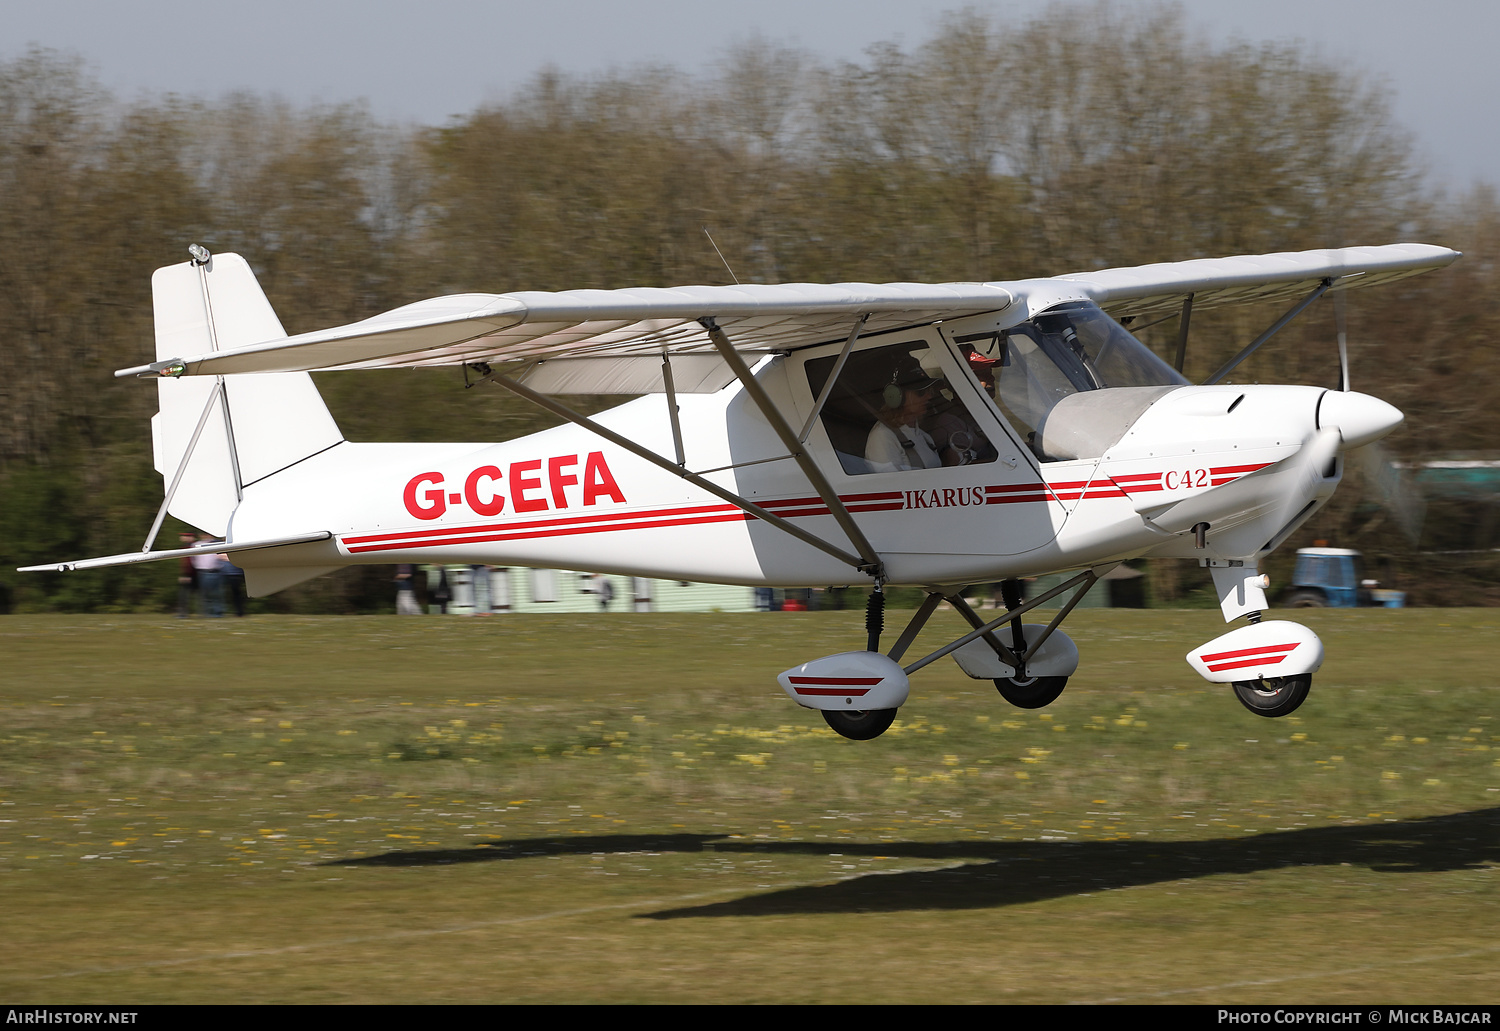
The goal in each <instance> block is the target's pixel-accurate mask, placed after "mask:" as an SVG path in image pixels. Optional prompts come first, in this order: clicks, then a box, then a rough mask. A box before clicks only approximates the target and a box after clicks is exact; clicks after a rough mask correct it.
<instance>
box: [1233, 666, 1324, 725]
mask: <svg viewBox="0 0 1500 1031" xmlns="http://www.w3.org/2000/svg"><path fill="white" fill-rule="evenodd" d="M1311 690H1312V674H1311V673H1303V674H1302V675H1301V676H1295V677H1268V678H1266V679H1263V680H1237V681H1235V683H1234V696H1235V697H1236V698H1238V699H1239V700H1240V704H1241V705H1243V706H1244V707H1245V708H1247V709H1249V710H1250V711H1251V712H1253V713H1255V715H1257V716H1270V717H1275V716H1285V715H1287V714H1288V713H1291V712H1295V711H1296V710H1297V706H1299V705H1301V704H1302V703H1303V702H1305V701H1307V693H1308V692H1309V691H1311Z"/></svg>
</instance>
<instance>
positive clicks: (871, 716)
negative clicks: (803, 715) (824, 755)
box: [822, 709, 896, 741]
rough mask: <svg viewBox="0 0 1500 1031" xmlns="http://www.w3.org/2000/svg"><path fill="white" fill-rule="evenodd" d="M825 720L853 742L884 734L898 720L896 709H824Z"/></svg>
mask: <svg viewBox="0 0 1500 1031" xmlns="http://www.w3.org/2000/svg"><path fill="white" fill-rule="evenodd" d="M822 713H823V720H824V722H826V723H827V724H828V725H829V726H830V727H832V728H833V729H834V730H835V731H836V732H837V733H839V734H840V735H842V736H844V737H847V738H849V739H850V740H851V741H869V740H870V739H871V738H877V737H879V736H880V735H881V734H884V733H885V732H886V730H887V729H888V728H889V727H890V725H891V722H892V721H893V720H895V718H896V710H895V709H823V710H822Z"/></svg>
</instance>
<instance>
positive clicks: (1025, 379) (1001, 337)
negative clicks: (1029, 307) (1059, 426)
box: [957, 301, 1188, 457]
mask: <svg viewBox="0 0 1500 1031" xmlns="http://www.w3.org/2000/svg"><path fill="white" fill-rule="evenodd" d="M957 343H959V344H960V345H961V348H962V350H963V352H964V355H965V357H966V358H967V359H968V361H969V368H970V369H972V370H973V372H974V375H975V377H976V378H977V379H978V380H979V382H980V384H981V385H982V386H983V387H984V388H985V392H986V393H988V394H989V395H990V396H991V397H992V398H994V400H995V403H996V404H997V405H998V406H999V407H1000V410H1001V411H1002V412H1003V413H1004V414H1005V417H1006V418H1007V419H1009V420H1010V422H1011V424H1012V425H1014V426H1015V427H1016V428H1017V429H1018V430H1020V431H1021V432H1023V433H1025V434H1026V435H1027V440H1028V442H1029V443H1030V444H1031V446H1032V450H1033V451H1036V450H1037V444H1036V440H1035V433H1036V430H1037V428H1038V427H1039V426H1041V425H1042V423H1043V422H1044V421H1045V420H1046V418H1047V414H1048V413H1049V412H1051V411H1052V409H1053V407H1055V406H1056V405H1057V403H1058V402H1059V401H1061V400H1062V399H1063V398H1065V397H1069V396H1071V395H1073V394H1076V393H1079V392H1080V391H1085V390H1104V389H1109V388H1112V387H1165V386H1181V385H1185V384H1186V383H1187V382H1188V381H1187V379H1185V378H1184V377H1183V376H1182V375H1181V374H1180V373H1178V372H1176V371H1174V370H1173V369H1172V367H1171V366H1170V365H1168V364H1167V363H1166V362H1164V361H1162V360H1161V359H1160V358H1158V357H1157V356H1156V355H1154V354H1152V353H1151V350H1150V349H1149V348H1148V347H1146V345H1145V344H1143V343H1141V342H1140V341H1139V340H1137V339H1136V338H1135V337H1133V336H1131V335H1130V333H1129V331H1128V330H1126V329H1125V327H1124V326H1121V325H1120V324H1119V323H1118V322H1115V321H1114V320H1113V319H1111V318H1110V317H1109V316H1108V315H1106V314H1104V312H1102V311H1101V310H1100V309H1099V308H1098V306H1097V305H1095V304H1093V303H1091V302H1088V301H1074V302H1070V303H1068V304H1063V305H1059V306H1058V307H1056V308H1051V309H1048V310H1047V311H1044V312H1042V313H1041V314H1040V315H1037V316H1035V317H1034V318H1032V319H1031V321H1029V322H1023V323H1021V324H1020V325H1018V326H1012V327H1011V328H1010V329H1008V330H1004V331H1002V332H1000V333H998V334H985V335H984V336H983V337H981V338H979V339H974V338H960V339H959V340H958V341H957ZM1043 457H1045V456H1043Z"/></svg>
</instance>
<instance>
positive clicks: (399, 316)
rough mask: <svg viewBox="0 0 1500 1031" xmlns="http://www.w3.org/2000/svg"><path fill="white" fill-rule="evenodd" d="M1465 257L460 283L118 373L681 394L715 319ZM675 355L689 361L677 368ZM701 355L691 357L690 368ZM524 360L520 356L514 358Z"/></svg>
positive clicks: (895, 313)
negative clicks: (1066, 271) (446, 379)
mask: <svg viewBox="0 0 1500 1031" xmlns="http://www.w3.org/2000/svg"><path fill="white" fill-rule="evenodd" d="M1458 257H1459V254H1458V252H1456V251H1452V250H1449V249H1448V248H1445V247H1435V246H1431V245H1426V244H1392V245H1388V246H1383V247H1346V248H1341V249H1336V250H1318V251H1300V252H1289V253H1284V254H1266V255H1250V256H1241V257H1229V258H1208V259H1197V260H1192V261H1182V262H1171V263H1165V264H1157V265H1142V266H1138V267H1136V268H1120V269H1104V270H1100V271H1097V272H1085V273H1077V274H1071V275H1065V276H1058V277H1055V278H1052V279H1031V280H1020V281H1016V282H997V283H945V284H935V285H933V284H920V283H887V284H882V285H876V284H868V283H840V284H833V285H820V284H806V283H795V284H785V285H779V286H762V285H746V286H688V287H677V288H671V289H658V288H634V289H625V290H566V291H561V292H558V293H546V292H540V291H524V292H519V293H510V294H455V295H451V296H448V297H438V298H433V299H430V300H426V301H418V302H417V303H415V304H409V305H406V306H405V307H402V308H397V309H395V310H393V311H389V312H386V313H384V314H382V315H377V316H375V317H374V318H370V319H366V320H364V321H363V322H356V323H352V324H350V325H347V326H339V327H335V328H333V329H326V330H319V331H317V332H313V333H303V334H299V335H297V336H292V337H283V338H281V339H277V340H271V341H267V342H265V343H258V344H250V345H247V346H243V347H235V348H229V349H225V350H220V351H215V352H210V353H207V354H199V355H184V356H182V357H180V358H176V359H167V360H163V361H158V362H155V363H153V364H151V365H143V366H137V367H134V368H129V369H122V370H120V371H119V372H117V373H116V374H115V375H117V376H157V375H161V376H182V375H189V376H202V375H221V374H231V373H268V372H298V371H304V372H312V371H324V370H333V369H372V368H402V367H413V366H428V365H457V364H462V363H471V362H486V363H491V362H498V363H523V364H529V365H530V366H531V368H530V369H529V370H528V375H529V378H528V379H527V380H526V382H528V384H529V385H530V386H532V387H533V388H534V389H537V390H540V391H543V392H563V393H581V392H586V393H595V392H598V393H604V392H620V391H621V390H622V389H623V388H622V386H621V384H624V385H626V386H628V387H629V388H630V389H628V390H626V391H625V392H629V393H640V392H648V391H652V390H656V389H660V386H659V384H660V377H661V373H660V371H659V369H660V365H661V358H662V356H663V355H671V356H672V357H673V359H674V363H673V364H674V380H675V381H676V382H675V387H676V389H677V390H678V391H695V390H696V391H710V390H717V389H718V388H719V387H721V386H723V385H724V384H726V383H728V382H729V381H730V380H731V379H733V373H732V372H731V371H730V369H729V367H728V365H727V364H726V363H725V361H724V360H723V358H722V357H721V356H720V355H719V354H718V353H716V348H715V346H714V344H713V343H712V342H711V341H710V340H709V338H708V336H707V334H706V333H705V332H704V327H703V326H701V325H700V324H699V322H698V320H699V319H703V318H711V319H713V320H715V321H716V322H717V324H718V327H719V328H720V329H722V330H723V331H724V334H725V335H726V336H727V338H728V339H729V340H730V341H731V342H732V343H733V345H734V348H735V350H737V351H739V352H740V353H741V354H743V355H745V356H747V357H753V356H755V355H758V354H765V353H769V352H772V351H787V350H795V349H797V348H801V347H810V346H813V345H817V344H823V343H829V342H832V341H837V340H842V339H844V338H845V336H847V335H848V334H849V332H850V331H851V329H853V328H854V326H855V325H856V322H857V320H859V319H861V318H863V317H867V319H866V321H865V322H864V324H863V327H862V329H861V330H860V332H861V333H862V334H863V335H869V334H873V333H879V332H883V331H887V330H894V329H901V328H904V327H909V326H919V325H927V324H930V323H933V322H937V321H940V320H947V319H954V318H960V317H963V316H968V315H978V314H982V313H985V312H997V311H1003V310H1004V309H1006V308H1009V307H1010V306H1011V305H1013V304H1016V303H1017V302H1018V301H1024V300H1025V298H1026V297H1027V295H1028V294H1033V293H1034V294H1037V295H1038V296H1041V295H1047V296H1055V295H1056V293H1057V291H1058V289H1059V288H1065V289H1068V290H1071V291H1074V292H1075V293H1077V294H1080V295H1082V296H1087V297H1089V298H1091V299H1093V300H1094V301H1095V302H1097V303H1098V304H1099V305H1100V306H1101V307H1103V308H1104V309H1105V310H1106V311H1108V312H1109V313H1110V314H1112V315H1114V316H1115V317H1117V318H1118V317H1124V316H1127V315H1142V314H1149V313H1154V312H1162V313H1166V312H1170V311H1172V310H1174V309H1175V308H1176V307H1177V306H1179V305H1180V304H1181V303H1182V302H1183V301H1184V300H1185V299H1186V298H1187V297H1188V296H1189V295H1192V296H1193V303H1194V306H1195V308H1196V309H1197V310H1203V309H1206V308H1211V307H1216V306H1221V305H1230V304H1247V303H1251V302H1254V301H1263V300H1274V299H1277V298H1282V297H1293V296H1297V295H1300V294H1305V293H1306V292H1307V291H1309V290H1311V289H1313V288H1315V287H1316V286H1318V285H1319V284H1320V283H1322V281H1323V280H1325V279H1331V280H1333V285H1332V286H1331V287H1330V289H1334V290H1339V289H1351V288H1355V287H1364V286H1372V285H1376V284H1378V283H1385V282H1390V281H1392V280H1395V279H1400V278H1404V277H1406V276H1412V275H1417V274H1420V273H1422V272H1427V271H1430V270H1432V269H1436V268H1441V267H1443V266H1445V265H1447V264H1449V263H1450V262H1452V261H1454V260H1455V259H1457V258H1458ZM679 356H681V358H682V359H688V360H687V361H686V362H685V363H683V368H682V370H681V371H680V372H679V371H676V368H675V367H676V366H677V365H678V364H679ZM695 363H696V364H695ZM512 367H517V366H512Z"/></svg>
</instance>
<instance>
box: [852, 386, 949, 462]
mask: <svg viewBox="0 0 1500 1031" xmlns="http://www.w3.org/2000/svg"><path fill="white" fill-rule="evenodd" d="M937 386H938V381H937V380H935V379H933V378H932V377H931V376H929V375H927V373H926V372H924V371H923V369H922V367H921V366H920V365H918V364H917V363H916V362H915V361H906V362H901V363H898V364H897V365H896V367H895V369H893V370H892V371H891V381H890V383H888V384H886V386H885V389H884V391H883V392H882V395H881V401H882V406H881V409H880V413H879V415H880V418H879V420H878V421H877V422H876V423H875V425H874V426H871V427H870V435H869V437H867V438H866V439H865V461H866V462H867V463H868V464H869V466H870V471H871V472H881V473H889V472H896V471H898V470H904V469H937V468H939V467H941V466H942V465H943V459H942V457H941V456H940V455H939V454H938V449H937V445H936V443H935V442H934V441H933V439H932V436H931V435H930V434H929V433H928V432H927V431H926V430H924V429H922V426H921V424H922V420H923V419H924V418H925V417H926V416H927V414H928V410H929V408H930V407H931V405H932V398H933V396H934V395H935V394H936V392H937Z"/></svg>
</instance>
